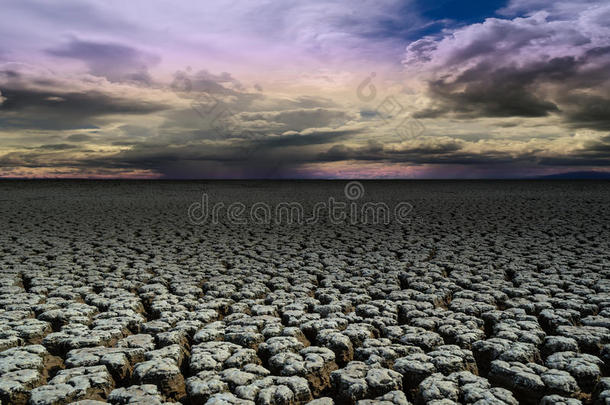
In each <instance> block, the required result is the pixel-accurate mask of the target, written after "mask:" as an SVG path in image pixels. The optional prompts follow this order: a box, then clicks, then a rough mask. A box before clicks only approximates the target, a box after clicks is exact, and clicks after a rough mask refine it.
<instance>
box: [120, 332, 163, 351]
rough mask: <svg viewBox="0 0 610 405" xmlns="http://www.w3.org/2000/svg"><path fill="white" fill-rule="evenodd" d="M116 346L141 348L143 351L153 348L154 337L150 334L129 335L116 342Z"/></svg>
mask: <svg viewBox="0 0 610 405" xmlns="http://www.w3.org/2000/svg"><path fill="white" fill-rule="evenodd" d="M117 346H118V347H128V348H141V349H144V350H145V351H150V350H154V349H155V339H154V338H153V337H152V336H151V335H147V334H138V335H129V336H127V337H124V338H123V339H121V340H119V341H118V342H117Z"/></svg>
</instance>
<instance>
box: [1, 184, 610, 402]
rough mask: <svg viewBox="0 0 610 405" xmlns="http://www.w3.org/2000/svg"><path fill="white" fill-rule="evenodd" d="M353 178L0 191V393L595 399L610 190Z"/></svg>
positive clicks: (607, 365)
mask: <svg viewBox="0 0 610 405" xmlns="http://www.w3.org/2000/svg"><path fill="white" fill-rule="evenodd" d="M346 184H347V182H261V181H251V182H165V181H159V182H146V181H142V182H137V181H131V182H130V181H126V182H117V181H97V182H96V181H91V182H88V181H31V182H28V181H4V182H0V211H1V214H0V401H1V402H2V404H26V403H29V404H67V403H80V404H88V405H92V404H97V403H112V404H132V403H139V404H158V403H164V402H182V403H184V404H205V403H207V404H210V405H212V404H214V405H220V404H223V405H224V404H227V405H228V404H232V405H233V404H234V405H242V404H243V405H255V404H256V405H272V404H273V405H292V404H306V403H311V404H315V405H327V404H328V405H329V404H333V403H335V404H358V405H372V404H380V405H381V404H382V405H392V404H395V405H402V404H409V403H412V404H438V405H445V404H447V405H450V404H478V405H484V404H490V405H491V404H518V403H524V404H579V403H585V404H586V403H589V404H593V403H595V404H610V378H609V376H610V238H609V237H608V236H609V227H610V204H609V201H610V183H607V182H589V181H583V182H562V181H547V182H542V181H539V182H535V181H531V182H527V181H499V182H483V181H462V182H443V181H419V182H408V181H407V182H390V181H388V182H362V183H359V186H361V187H362V190H361V191H362V192H363V193H361V194H360V195H356V196H354V195H346V192H345V189H344V187H345V186H346ZM203 196H205V198H206V200H205V201H206V202H207V204H208V206H207V208H209V211H210V212H211V210H212V207H213V206H214V207H216V208H217V209H216V211H214V212H215V213H216V214H217V215H216V217H213V216H212V215H211V214H210V217H207V218H205V217H204V215H203V214H202V213H201V211H203V210H204V208H206V207H204V203H203V201H204V199H203ZM348 197H349V198H348ZM331 198H332V199H333V201H334V202H339V203H343V204H345V207H347V209H348V211H349V209H350V207H351V206H352V205H356V206H357V209H359V208H360V207H361V206H362V205H363V204H365V203H366V202H373V203H383V204H385V205H386V206H387V207H389V208H393V207H396V206H398V205H399V204H400V203H401V202H402V203H405V202H406V203H408V204H409V206H410V207H411V208H412V209H409V210H406V211H405V212H404V214H406V215H404V216H402V217H401V218H400V221H398V220H397V219H396V218H390V221H386V220H385V217H383V216H380V217H378V218H375V217H374V215H373V217H371V218H368V217H367V218H368V221H364V220H363V219H367V218H359V220H353V218H352V221H350V220H349V219H347V220H345V221H343V222H341V221H337V220H336V219H337V218H334V219H333V218H331V215H330V213H329V212H327V211H330V208H329V207H327V206H325V207H322V208H323V209H321V210H318V208H319V207H320V206H319V205H317V204H319V203H323V204H327V203H328V202H329V201H330V199H331ZM220 203H222V205H220ZM235 203H239V204H243V205H239V204H238V205H235ZM280 203H290V204H292V205H290V207H292V208H294V209H295V210H296V211H291V212H293V213H294V214H291V215H297V214H298V212H297V211H298V209H296V208H298V207H301V208H302V210H303V212H304V213H305V215H306V216H308V217H310V218H313V220H311V221H301V220H300V219H299V218H296V217H293V218H292V220H293V222H292V223H289V221H288V220H287V219H289V218H288V217H286V218H284V219H286V221H282V218H278V217H277V215H275V214H276V211H275V208H274V207H277V206H278V204H280ZM232 204H233V205H232ZM255 204H258V205H259V207H262V209H263V211H261V212H265V209H267V208H269V211H268V212H271V213H272V218H271V219H272V220H275V222H273V221H271V222H265V221H258V222H257V221H255V219H256V218H252V216H251V215H249V214H248V213H251V212H252V211H251V207H252V206H254V205H255ZM297 204H298V205H297ZM228 207H232V208H231V209H233V211H232V212H231V213H229V212H228V211H229V209H228ZM235 207H237V208H235ZM295 207H296V208H295ZM189 208H190V211H189ZM325 208H328V210H326V211H325ZM189 212H191V215H190V216H189ZM194 212H198V213H199V214H200V215H198V216H196V218H193V215H192V214H193V213H194ZM210 212H208V213H210ZM257 212H258V211H257ZM314 213H315V214H314ZM229 214H230V215H229ZM244 217H245V219H244Z"/></svg>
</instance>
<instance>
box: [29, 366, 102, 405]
mask: <svg viewBox="0 0 610 405" xmlns="http://www.w3.org/2000/svg"><path fill="white" fill-rule="evenodd" d="M113 388H114V380H113V379H112V377H111V376H110V373H108V370H107V369H106V367H105V366H93V367H76V368H71V369H67V370H61V371H60V372H59V373H58V374H57V375H56V376H55V377H54V378H53V379H52V380H51V381H49V384H48V385H44V386H42V387H38V388H35V389H33V390H32V393H31V396H30V400H29V403H30V404H32V405H43V404H44V405H47V404H48V405H55V404H67V403H70V402H73V401H77V400H80V399H85V398H86V399H104V398H106V397H107V396H108V394H109V393H110V392H111V391H112V389H113Z"/></svg>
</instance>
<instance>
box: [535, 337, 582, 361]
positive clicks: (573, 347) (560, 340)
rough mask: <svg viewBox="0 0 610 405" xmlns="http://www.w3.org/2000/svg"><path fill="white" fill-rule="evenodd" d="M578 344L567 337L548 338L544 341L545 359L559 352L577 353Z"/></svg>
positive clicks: (543, 351)
mask: <svg viewBox="0 0 610 405" xmlns="http://www.w3.org/2000/svg"><path fill="white" fill-rule="evenodd" d="M577 351H578V342H576V340H574V339H573V338H571V337H566V336H547V337H546V338H545V339H544V345H543V347H542V354H543V355H544V356H545V357H548V356H550V355H551V354H553V353H558V352H577Z"/></svg>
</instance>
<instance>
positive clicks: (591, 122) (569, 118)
mask: <svg viewBox="0 0 610 405" xmlns="http://www.w3.org/2000/svg"><path fill="white" fill-rule="evenodd" d="M564 100H565V101H566V102H569V103H570V104H569V105H570V106H571V108H570V110H568V111H567V112H566V116H565V119H566V122H568V123H569V124H570V125H571V126H573V127H575V128H590V129H595V130H598V131H610V98H604V97H602V96H592V95H586V94H577V95H569V96H567V97H565V98H564Z"/></svg>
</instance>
